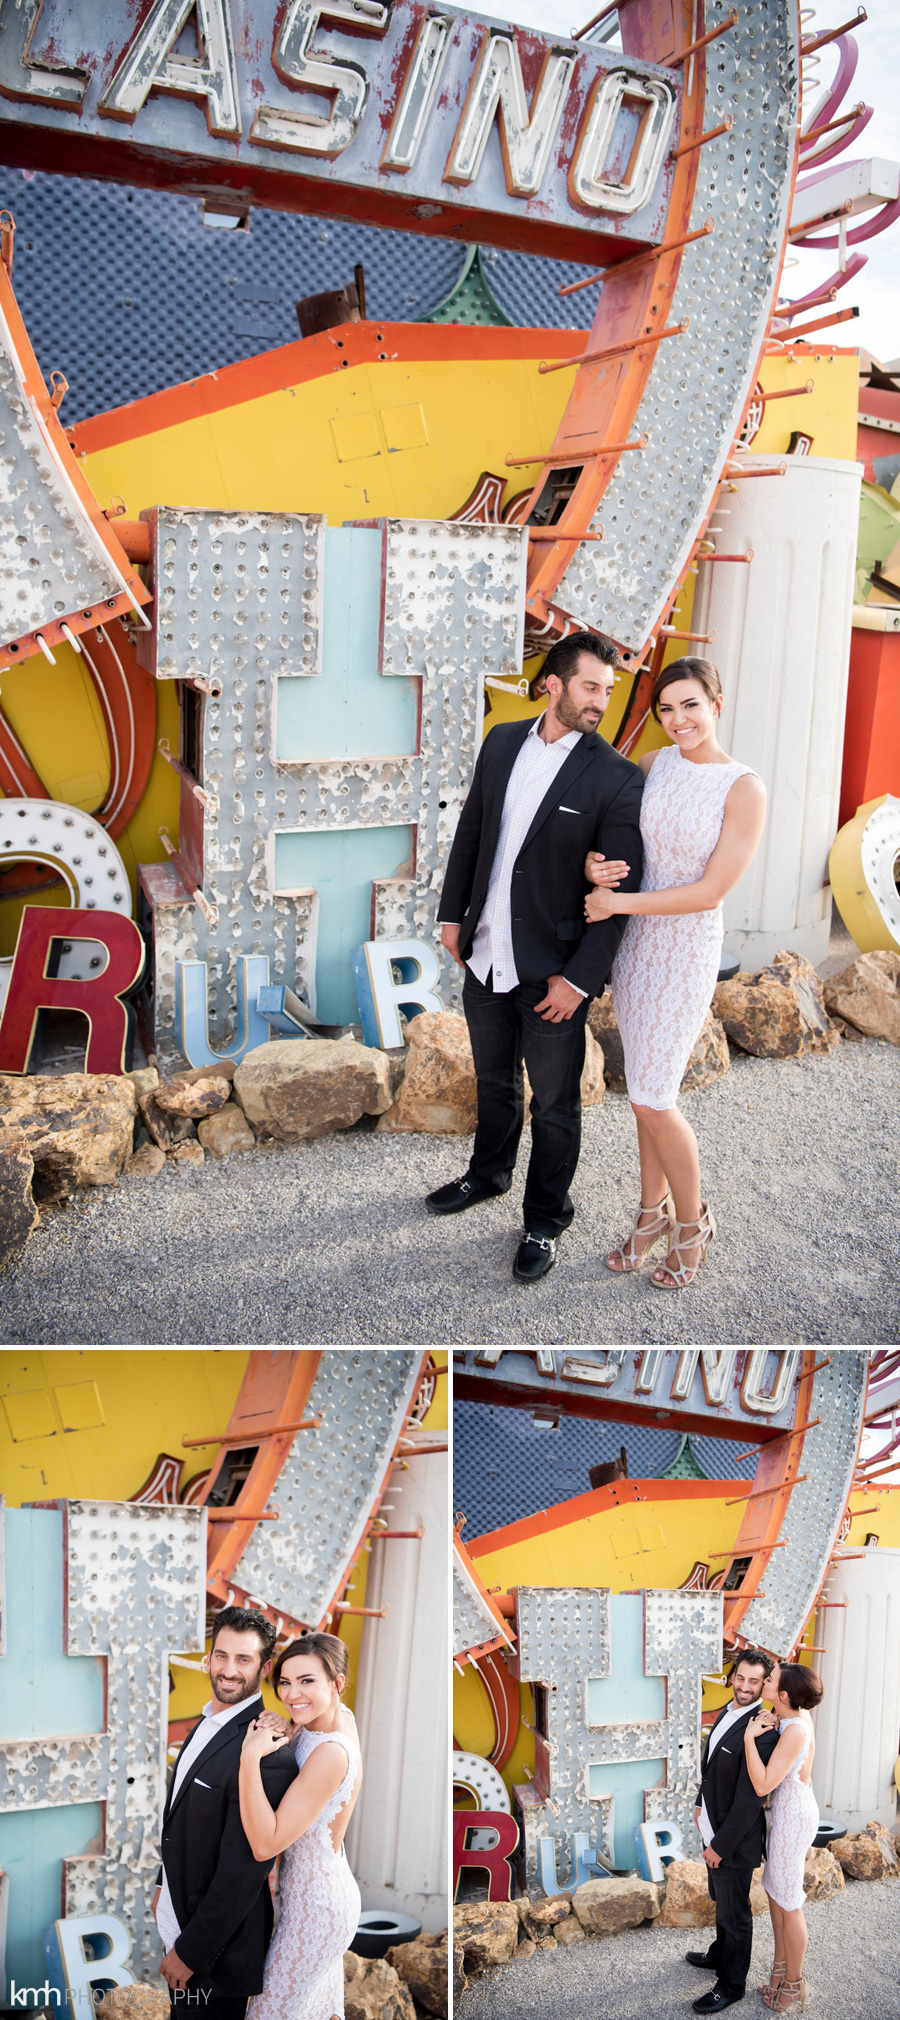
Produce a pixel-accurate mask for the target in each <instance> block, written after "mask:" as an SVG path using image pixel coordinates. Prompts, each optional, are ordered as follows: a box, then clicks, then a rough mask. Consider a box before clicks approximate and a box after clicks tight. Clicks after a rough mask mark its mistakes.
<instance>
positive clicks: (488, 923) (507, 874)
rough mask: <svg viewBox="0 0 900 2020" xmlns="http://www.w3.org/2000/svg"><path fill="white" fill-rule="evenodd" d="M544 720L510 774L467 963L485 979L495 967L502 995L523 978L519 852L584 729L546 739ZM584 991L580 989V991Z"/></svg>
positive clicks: (495, 983) (496, 985)
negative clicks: (517, 946)
mask: <svg viewBox="0 0 900 2020" xmlns="http://www.w3.org/2000/svg"><path fill="white" fill-rule="evenodd" d="M543 720H544V718H543V716H542V715H539V716H536V717H535V720H534V722H533V723H532V725H531V728H530V730H529V732H528V735H527V737H526V738H525V741H524V743H523V745H522V748H521V750H520V752H519V755H518V757H517V758H516V762H515V764H514V765H513V768H512V771H511V772H510V775H509V784H508V785H507V788H506V797H505V799H504V802H503V814H502V817H501V821H500V833H499V835H498V836H497V847H496V849H495V851H494V861H493V865H492V867H491V880H490V883H489V884H488V889H487V897H486V898H485V901H484V911H483V912H482V914H481V918H480V919H479V921H478V927H477V930H476V933H475V938H474V940H473V942H472V952H471V954H470V955H469V959H468V962H467V964H466V965H467V967H469V968H471V970H472V973H473V975H474V976H475V977H476V979H477V980H478V981H479V982H481V983H485V982H486V981H487V978H488V975H489V974H490V972H491V969H493V971H494V972H493V986H494V990H495V992H496V994H497V995H498V996H505V995H507V994H508V992H509V991H510V990H511V989H515V988H516V986H517V984H518V980H519V977H518V974H517V973H516V963H515V959H514V956H513V941H512V873H513V869H514V867H515V862H516V857H517V856H518V854H519V850H520V849H521V847H522V844H523V842H524V840H525V836H526V835H527V833H528V830H529V828H530V826H531V823H532V821H533V820H534V816H535V814H536V813H537V810H538V807H539V806H540V805H541V802H542V800H543V799H544V798H545V796H546V794H547V793H548V792H549V791H550V787H551V786H552V784H553V781H554V779H555V777H556V774H557V772H558V771H561V769H562V767H563V765H564V764H565V761H566V758H567V757H568V755H569V752H570V751H573V750H574V749H575V745H576V744H577V743H580V742H581V731H580V730H578V729H571V730H569V731H568V733H567V735H566V736H560V737H557V738H556V741H555V742H554V743H545V742H544V739H543V737H542V736H541V734H540V727H541V723H542V722H543ZM572 987H573V988H574V987H575V984H574V983H573V984H572ZM584 993H585V992H584V990H583V989H579V991H578V994H579V996H583V995H584Z"/></svg>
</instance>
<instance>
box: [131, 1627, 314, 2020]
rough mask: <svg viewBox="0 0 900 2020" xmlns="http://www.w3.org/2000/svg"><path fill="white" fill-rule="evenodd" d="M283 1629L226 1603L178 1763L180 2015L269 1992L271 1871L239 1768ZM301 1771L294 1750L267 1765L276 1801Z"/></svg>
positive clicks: (164, 1920)
mask: <svg viewBox="0 0 900 2020" xmlns="http://www.w3.org/2000/svg"><path fill="white" fill-rule="evenodd" d="M274 1646H275V1629H274V1627H273V1626H272V1625H271V1623H270V1622H269V1621H268V1620H266V1618H265V1616H264V1615H263V1614H261V1613H253V1612H250V1611H248V1610H247V1609H245V1608H243V1607H238V1606H227V1607H225V1608H224V1610H223V1611H222V1612H221V1613H220V1614H218V1616H217V1618H216V1624H215V1630H214V1634H213V1645H212V1650H211V1653H210V1656H209V1674H210V1682H211V1684H212V1689H213V1696H212V1698H211V1700H210V1703H209V1704H208V1705H206V1706H205V1708H204V1712H203V1716H202V1718H201V1719H199V1720H198V1722H197V1724H196V1725H195V1726H194V1728H193V1731H192V1732H190V1733H188V1736H187V1739H186V1740H185V1742H184V1745H183V1747H182V1749H181V1752H180V1754H179V1756H178V1760H177V1762H176V1764H175V1772H174V1774H173V1776H172V1782H171V1786H170V1789H169V1793H168V1796H167V1798H166V1804H165V1810H164V1813H163V1827H162V1865H161V1867H160V1870H159V1884H158V1886H157V1890H156V1893H155V1895H154V1899H153V1912H154V1914H155V1916H156V1920H157V1927H158V1929H159V1933H160V1935H161V1937H162V1939H163V1942H164V1944H165V1948H166V1955H165V1956H164V1958H163V1962H162V1967H161V1968H162V1974H163V1977H164V1978H165V1979H166V1982H167V1984H168V1986H169V2000H170V2005H171V2007H172V2010H173V2012H174V2013H177V2014H179V2015H180V2016H181V2020H242V2016H243V2013H244V2009H245V2007H246V2004H247V2000H248V1998H249V1997H250V1994H251V1993H252V1992H261V1991H262V1982H263V1968H264V1965H265V1960H266V1951H267V1949H268V1947H269V1941H270V1938H271V1935H272V1923H273V1913H272V1901H271V1896H270V1894H269V1888H268V1884H267V1882H268V1876H269V1873H270V1872H271V1870H272V1867H273V1865H274V1863H275V1861H274V1859H263V1860H260V1859H254V1857H253V1854H252V1852H251V1850H250V1846H249V1844H248V1842H247V1839H246V1836H245V1834H244V1828H243V1825H242V1823H241V1811H240V1802H239V1799H238V1773H239V1769H240V1760H241V1747H242V1746H243V1743H244V1735H245V1733H246V1731H247V1727H248V1726H249V1725H250V1724H251V1723H252V1721H253V1720H254V1719H255V1718H258V1717H259V1714H260V1712H261V1711H262V1709H263V1702H262V1694H261V1686H262V1680H263V1677H265V1676H268V1674H269V1671H270V1669H271V1667H272V1652H273V1649H274ZM296 1773H297V1763H296V1761H295V1759H294V1755H293V1752H292V1750H291V1748H290V1747H288V1746H284V1747H282V1748H280V1749H279V1751H278V1752H277V1753H273V1754H269V1755H267V1756H266V1759H265V1760H264V1762H263V1777H264V1780H265V1785H266V1794H267V1795H268V1797H269V1800H270V1802H271V1804H272V1808H273V1809H277V1808H278V1805H279V1803H280V1802H281V1799H282V1796H283V1795H284V1793H285V1791H286V1790H287V1789H288V1787H289V1786H290V1784H291V1782H292V1781H293V1780H294V1777H295V1775H296Z"/></svg>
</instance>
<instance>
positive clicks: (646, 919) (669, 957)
mask: <svg viewBox="0 0 900 2020" xmlns="http://www.w3.org/2000/svg"><path fill="white" fill-rule="evenodd" d="M749 770H750V766H749V765H740V764H734V763H729V764H727V765H713V764H708V765H698V764H692V762H691V760H690V758H686V757H683V756H682V754H681V751H680V750H679V749H678V746H677V744H671V745H669V746H668V748H666V749H665V750H661V751H660V753H659V756H658V757H657V758H655V759H654V761H653V764H652V766H651V768H650V772H649V775H648V778H647V783H646V785H645V787H644V796H643V799H642V801H641V835H642V837H643V842H644V875H643V878H642V881H641V890H642V891H665V890H670V889H671V888H672V886H673V885H675V884H695V883H697V882H698V881H699V879H700V878H701V877H702V875H703V872H704V870H705V868H706V865H707V863H708V862H709V859H710V856H711V855H712V852H713V850H714V848H715V846H716V843H717V841H718V839H719V835H720V833H721V830H722V820H723V817H724V813H725V801H726V799H727V797H728V794H729V792H730V790H731V787H732V786H733V785H734V782H735V780H736V779H739V778H743V776H744V775H745V773H747V772H749ZM722 932H723V927H722V907H721V905H718V906H717V907H716V909H715V911H713V912H682V913H680V914H673V915H672V916H671V917H668V918H665V917H658V916H657V917H654V916H653V915H652V914H645V915H643V916H638V914H637V913H635V914H633V915H632V917H631V918H630V919H629V920H628V923H627V925H626V927H625V931H624V934H623V936H622V939H621V942H620V945H619V951H618V953H617V955H616V958H615V961H614V962H613V967H612V977H611V981H612V1001H613V1009H614V1011H615V1013H616V1022H617V1024H618V1026H619V1030H620V1032H621V1034H622V1045H623V1048H624V1052H625V1080H626V1084H627V1087H628V1092H629V1095H630V1097H631V1099H632V1101H636V1102H639V1103H641V1104H642V1105H643V1106H645V1107H647V1108H674V1106H675V1103H676V1101H677V1099H678V1090H679V1088H680V1086H681V1082H682V1077H683V1075H684V1069H685V1067H686V1065H687V1063H688V1060H689V1058H690V1056H691V1053H692V1051H693V1048H694V1042H695V1040H696V1038H697V1036H698V1034H699V1032H700V1030H701V1029H702V1026H703V1020H704V1017H705V1016H706V1013H707V1010H708V1009H709V1006H710V1003H711V1001H712V995H713V990H714V989H715V986H716V979H717V976H718V973H719V962H720V959H721V953H722Z"/></svg>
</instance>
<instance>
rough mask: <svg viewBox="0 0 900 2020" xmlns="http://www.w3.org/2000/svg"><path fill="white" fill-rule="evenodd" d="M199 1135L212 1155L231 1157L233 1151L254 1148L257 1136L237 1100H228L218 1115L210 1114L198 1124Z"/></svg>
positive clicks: (204, 1146)
mask: <svg viewBox="0 0 900 2020" xmlns="http://www.w3.org/2000/svg"><path fill="white" fill-rule="evenodd" d="M197 1135H198V1136H199V1138H200V1142H201V1143H202V1145H203V1148H204V1150H206V1151H208V1152H209V1155H210V1157H230V1156H231V1155H232V1152H233V1151H240V1150H252V1149H253V1146H254V1144H255V1142H256V1137H255V1136H254V1134H253V1131H252V1129H251V1127H250V1124H249V1122H248V1121H247V1117H246V1115H245V1114H244V1111H243V1109H242V1108H239V1107H238V1105H237V1102H236V1101H227V1102H226V1103H225V1107H224V1108H221V1109H220V1110H219V1113H218V1115H208V1116H207V1118H206V1120H205V1122H199V1123H198V1124H197Z"/></svg>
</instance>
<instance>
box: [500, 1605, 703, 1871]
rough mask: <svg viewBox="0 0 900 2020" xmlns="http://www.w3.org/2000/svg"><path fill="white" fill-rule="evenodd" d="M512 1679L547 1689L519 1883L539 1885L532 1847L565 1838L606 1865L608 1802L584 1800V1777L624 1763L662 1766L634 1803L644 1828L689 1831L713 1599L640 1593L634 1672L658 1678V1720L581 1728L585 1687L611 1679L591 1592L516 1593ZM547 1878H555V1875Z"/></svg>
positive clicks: (608, 1638) (602, 1616)
mask: <svg viewBox="0 0 900 2020" xmlns="http://www.w3.org/2000/svg"><path fill="white" fill-rule="evenodd" d="M516 1610H517V1624H518V1641H519V1674H520V1676H521V1677H522V1679H523V1680H524V1681H526V1682H530V1683H543V1684H544V1685H546V1686H547V1731H548V1737H549V1742H550V1744H549V1746H548V1753H549V1755H550V1760H551V1763H552V1782H551V1789H550V1797H551V1803H552V1805H553V1806H555V1810H556V1811H557V1812H558V1814H555V1813H554V1807H551V1803H547V1804H544V1805H541V1804H540V1799H539V1798H537V1799H536V1802H535V1804H534V1805H532V1804H529V1805H528V1807H527V1810H526V1811H525V1812H524V1818H525V1844H526V1884H527V1885H529V1886H533V1887H539V1886H540V1868H539V1861H538V1851H537V1841H538V1838H539V1837H542V1836H548V1837H553V1838H555V1839H556V1843H557V1852H558V1853H559V1851H560V1849H561V1846H562V1844H564V1843H565V1842H566V1841H567V1840H568V1838H569V1836H570V1834H571V1833H572V1832H573V1831H586V1832H587V1833H588V1840H589V1842H590V1843H591V1844H592V1845H594V1846H596V1845H597V1842H598V1837H599V1838H600V1845H599V1849H600V1850H602V1851H603V1853H604V1854H605V1856H606V1857H608V1858H610V1859H611V1858H613V1856H614V1847H613V1798H612V1797H611V1796H603V1797H601V1798H600V1799H599V1800H597V1799H596V1798H594V1799H591V1798H590V1795H589V1789H590V1770H591V1767H592V1766H601V1765H604V1764H609V1763H611V1762H616V1761H625V1760H655V1759H658V1758H659V1757H660V1756H661V1757H662V1758H663V1759H664V1760H665V1775H664V1778H663V1780H662V1782H661V1783H660V1784H659V1785H658V1787H656V1788H654V1789H649V1790H648V1791H647V1793H646V1795H645V1799H644V1811H645V1816H646V1817H647V1818H648V1819H652V1818H659V1817H663V1816H664V1817H666V1818H668V1819H670V1820H672V1821H673V1822H675V1823H677V1824H679V1825H680V1827H681V1829H682V1831H683V1832H684V1836H685V1842H686V1843H687V1842H689V1840H688V1832H689V1830H690V1828H691V1825H692V1822H693V1809H694V1796H695V1793H696V1788H697V1782H698V1780H699V1767H700V1707H701V1700H702V1677H703V1674H704V1672H712V1671H715V1670H717V1669H719V1668H720V1667H721V1662H722V1595H721V1593H718V1592H699V1593H698V1592H665V1591H663V1592H656V1591H653V1592H651V1591H648V1592H645V1593H644V1673H645V1675H647V1676H662V1677H665V1678H666V1684H667V1689H666V1717H665V1719H640V1720H634V1721H627V1722H619V1721H614V1722H610V1723H609V1724H603V1725H590V1726H589V1725H588V1724H587V1715H586V1704H587V1680H588V1678H589V1677H601V1678H602V1677H609V1676H610V1675H611V1673H612V1667H613V1660H614V1650H613V1646H612V1618H611V1606H610V1593H609V1592H608V1591H606V1590H605V1589H601V1588H596V1587H590V1586H588V1587H584V1586H582V1587H573V1588H572V1589H559V1588H543V1587H522V1588H520V1590H519V1592H518V1594H517V1609H516ZM557 1870H559V1869H558V1868H557Z"/></svg>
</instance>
